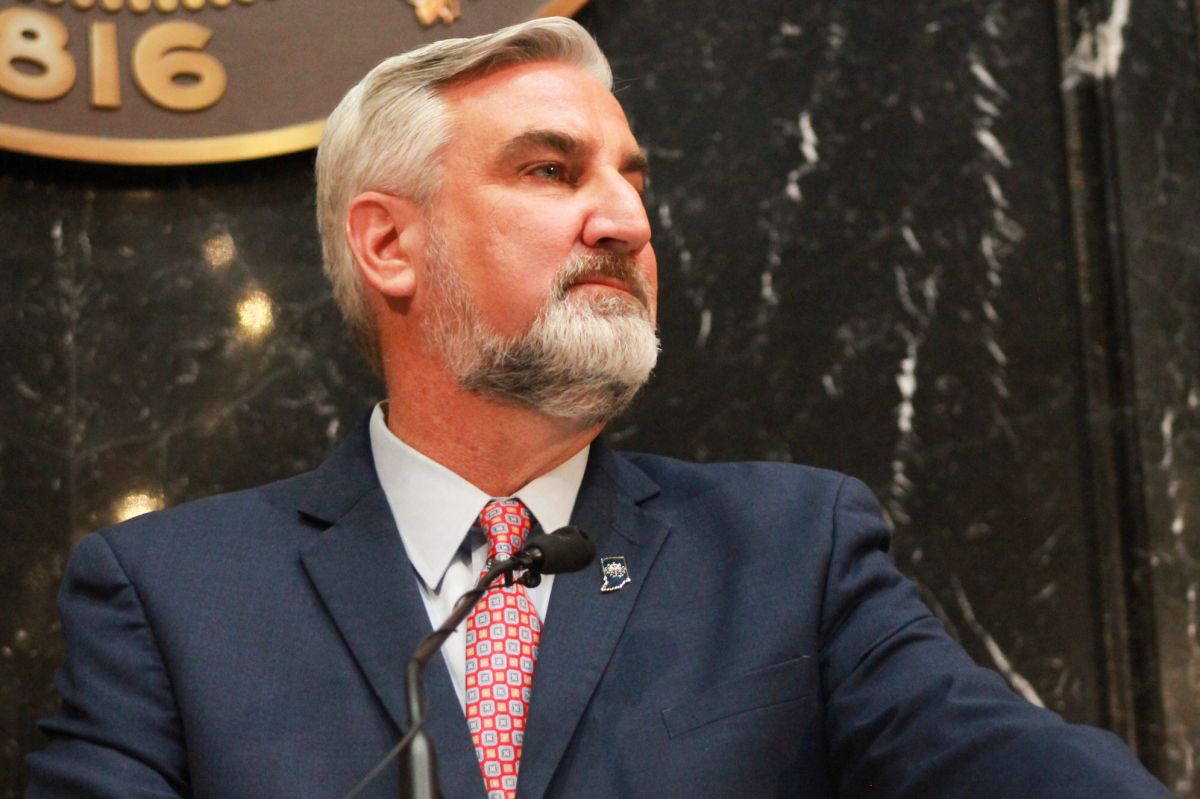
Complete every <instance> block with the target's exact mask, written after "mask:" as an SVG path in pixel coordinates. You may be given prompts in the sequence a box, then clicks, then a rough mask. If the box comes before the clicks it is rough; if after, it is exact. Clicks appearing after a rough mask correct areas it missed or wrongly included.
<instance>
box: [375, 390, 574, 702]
mask: <svg viewBox="0 0 1200 799" xmlns="http://www.w3.org/2000/svg"><path fill="white" fill-rule="evenodd" d="M384 414H385V410H384V403H380V404H379V405H376V406H375V411H374V413H373V414H372V415H371V423H370V435H371V454H372V456H373V457H374V459H375V471H376V473H377V474H378V475H379V482H380V484H382V486H383V493H384V494H385V495H386V496H387V501H388V505H389V506H390V507H391V509H392V517H393V518H394V519H395V520H396V527H397V528H398V529H399V530H400V540H401V542H403V544H404V550H405V552H407V553H408V559H409V560H410V561H412V564H413V570H414V571H415V572H416V580H417V586H418V588H419V589H420V591H421V598H422V599H423V600H424V601H425V610H426V612H427V613H428V614H429V623H430V624H431V625H432V628H431V629H433V628H437V627H438V626H440V625H441V623H442V622H443V621H444V620H445V619H446V617H447V616H449V615H450V611H451V610H452V609H453V608H454V603H455V602H457V601H458V598H459V597H460V596H462V594H463V593H464V592H466V591H469V590H470V589H471V588H472V587H473V586H474V585H475V581H476V580H477V579H478V577H479V574H480V572H482V571H483V567H484V564H485V562H486V561H487V541H486V540H485V538H484V536H483V534H482V533H479V532H478V531H477V532H476V533H475V534H474V535H475V540H467V538H468V536H467V534H468V532H470V530H471V526H472V525H473V524H474V523H475V520H476V518H477V517H478V516H479V512H480V511H481V510H483V506H484V505H485V504H487V502H488V500H490V499H493V497H491V496H489V495H488V494H486V493H485V492H484V491H482V490H481V489H479V488H477V487H475V486H474V485H472V484H471V483H469V482H467V481H466V480H464V479H463V478H461V477H459V476H458V475H457V474H455V473H454V472H452V471H450V470H449V469H447V468H446V467H445V466H442V465H441V464H440V463H438V462H437V461H434V460H432V459H431V458H429V457H427V456H425V455H423V454H421V453H420V452H418V451H417V450H415V449H413V448H412V447H410V446H409V445H407V444H405V443H404V442H403V441H401V440H400V439H399V438H397V437H396V435H395V434H394V433H392V431H391V430H389V429H388V426H387V421H386V420H385V416H384ZM590 449H591V447H590V445H589V446H585V447H584V448H583V449H581V450H580V451H579V452H577V453H575V454H574V455H572V456H571V457H570V458H568V459H567V460H566V461H564V462H563V463H562V464H560V465H559V466H557V467H555V468H554V469H552V470H551V471H549V472H547V473H546V474H543V475H541V476H540V477H537V478H534V479H533V480H532V481H531V482H529V483H528V484H527V485H525V486H524V487H523V488H521V489H519V490H518V491H517V492H516V493H515V494H513V496H515V497H518V498H519V499H520V500H521V501H522V502H524V503H525V507H527V508H529V512H530V513H532V514H533V517H534V519H536V520H537V521H538V522H539V523H540V524H541V526H542V531H544V532H547V533H549V532H553V531H554V530H557V529H558V528H559V527H562V526H563V525H565V524H567V523H569V522H570V520H571V511H572V509H573V508H574V507H575V497H576V496H577V495H578V494H579V486H580V484H582V483H583V473H584V470H585V469H586V468H587V459H588V451H589V450H590ZM497 499H502V497H497ZM553 585H554V576H553V575H546V576H545V577H544V578H542V584H541V585H539V586H538V587H537V588H531V589H529V599H530V601H532V602H533V606H534V608H536V609H537V611H538V616H539V617H540V618H541V619H542V620H543V621H545V619H546V609H547V608H548V607H549V604H550V589H551V588H552V587H553ZM463 629H464V628H463V627H462V626H459V628H458V629H457V630H456V631H455V633H454V635H452V636H450V637H449V638H448V639H446V644H445V646H443V647H442V656H443V658H444V659H445V662H446V667H447V668H448V669H449V670H450V681H451V682H452V683H453V684H454V690H455V692H456V693H457V694H458V701H459V704H461V705H462V706H463V707H464V708H465V707H466V659H467V654H466V650H467V645H466V639H465V636H464V635H463ZM396 668H398V669H403V668H404V664H403V663H397V664H396Z"/></svg>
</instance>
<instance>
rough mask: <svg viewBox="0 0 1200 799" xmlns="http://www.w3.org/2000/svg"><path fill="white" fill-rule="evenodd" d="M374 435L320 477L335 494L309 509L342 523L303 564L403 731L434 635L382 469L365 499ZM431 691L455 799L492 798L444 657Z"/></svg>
mask: <svg viewBox="0 0 1200 799" xmlns="http://www.w3.org/2000/svg"><path fill="white" fill-rule="evenodd" d="M365 437H366V436H365V430H364V431H362V435H361V436H360V440H359V441H355V440H353V439H352V440H351V441H350V442H348V444H347V445H346V446H345V447H343V450H342V451H339V452H338V453H337V454H335V455H334V456H333V457H332V458H330V460H329V461H328V462H327V463H326V464H325V465H324V466H323V467H322V468H321V469H319V470H318V472H317V474H316V475H315V476H316V477H318V478H324V479H323V480H319V481H317V482H315V485H323V486H324V487H325V489H326V490H324V491H322V492H321V493H320V494H317V493H315V491H316V489H314V495H313V496H312V497H309V498H307V499H306V502H307V503H308V505H309V507H308V508H306V509H305V510H304V511H303V512H305V513H306V514H308V515H310V516H315V517H317V518H322V519H324V520H326V521H332V522H333V524H332V525H331V526H330V527H329V528H328V529H327V530H325V531H324V532H323V533H321V534H320V535H318V536H317V537H316V538H314V539H313V540H311V541H310V542H309V543H307V544H306V545H305V546H304V547H302V549H301V559H302V561H303V563H304V568H305V569H306V571H307V572H308V575H309V578H310V579H311V580H312V583H313V586H314V588H315V589H316V591H317V593H318V594H319V595H320V596H321V599H322V601H323V602H324V603H325V607H326V608H327V610H328V611H329V614H330V616H332V617H333V620H334V623H335V624H336V625H337V628H338V630H339V632H340V633H341V635H342V638H343V639H344V640H345V643H346V645H347V647H348V648H349V649H350V651H351V653H352V654H353V656H354V658H355V660H356V661H357V662H358V665H359V667H360V668H361V669H362V673H363V675H364V676H365V677H366V679H367V682H368V683H370V685H371V688H372V690H373V691H374V692H375V694H376V696H377V697H378V698H379V701H380V703H381V704H382V705H383V707H384V708H385V709H386V711H387V713H388V715H389V716H390V717H391V719H392V721H393V723H394V724H395V725H396V727H397V729H398V730H403V729H405V728H406V727H407V725H408V712H407V705H406V701H405V690H404V667H405V664H406V663H407V662H408V659H409V657H410V656H411V655H412V652H413V650H414V649H415V648H416V646H417V644H418V643H419V642H420V641H421V639H422V638H424V637H425V636H426V635H428V634H429V632H430V625H429V615H428V613H427V612H426V610H425V604H424V602H423V601H422V599H421V595H420V590H419V589H418V587H417V582H416V576H415V574H414V572H413V568H412V564H411V563H410V562H409V560H408V557H407V555H406V554H405V553H404V547H403V545H402V544H401V542H400V536H399V533H398V532H397V530H396V524H395V521H394V520H393V518H392V513H391V509H390V508H389V507H388V504H387V499H386V496H385V495H384V493H383V489H382V488H380V487H379V483H378V480H377V479H376V478H375V476H374V468H373V467H371V468H370V469H369V482H368V483H367V487H366V489H365V493H364V492H363V477H364V475H365V474H367V473H366V472H364V471H363V469H362V463H361V457H362V455H363V453H364V452H365V456H366V457H367V458H370V448H369V446H366V447H364V446H363V444H364V443H365V442H364V441H362V440H361V439H365ZM347 450H348V451H347ZM356 450H357V452H356ZM356 454H357V455H358V458H355V457H353V456H354V455H356ZM369 464H370V461H368V465H369ZM351 477H356V478H357V480H358V483H359V491H358V492H357V493H358V498H357V500H354V499H352V496H353V494H354V493H355V492H352V491H350V490H349V489H348V488H347V486H346V485H345V483H346V481H347V479H349V478H351ZM348 503H349V507H348V508H344V506H345V505H346V504H348ZM339 505H340V506H343V507H338V506H339ZM425 685H426V691H427V692H428V700H429V701H428V712H427V714H426V729H427V730H428V731H429V734H430V736H431V737H432V739H433V741H434V746H435V747H436V748H437V753H438V761H439V764H440V768H439V775H440V778H441V782H442V788H443V791H444V792H445V795H446V797H447V799H457V798H458V797H463V798H464V799H465V798H466V797H471V798H472V799H474V797H479V796H483V795H484V793H485V790H484V784H483V779H482V777H481V775H480V773H479V768H478V766H477V765H476V760H475V751H474V744H472V743H471V737H470V734H469V733H468V732H467V723H466V720H465V719H464V717H463V713H462V708H461V707H460V705H459V703H458V698H457V696H456V695H455V693H454V688H453V686H452V685H451V684H450V676H449V672H448V671H447V669H446V665H445V662H444V661H443V660H442V659H441V658H440V657H438V658H436V659H435V660H434V661H432V662H431V663H430V665H429V667H428V668H427V669H426V670H425ZM381 754H382V753H381ZM392 773H394V772H392ZM381 779H387V778H386V777H383V778H381Z"/></svg>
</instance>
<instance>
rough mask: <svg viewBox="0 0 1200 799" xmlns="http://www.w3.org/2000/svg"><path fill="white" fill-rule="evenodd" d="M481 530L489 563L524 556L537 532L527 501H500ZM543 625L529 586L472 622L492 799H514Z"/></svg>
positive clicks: (474, 701)
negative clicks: (526, 545) (525, 546)
mask: <svg viewBox="0 0 1200 799" xmlns="http://www.w3.org/2000/svg"><path fill="white" fill-rule="evenodd" d="M479 522H480V525H481V526H482V527H483V532H484V534H485V535H487V539H488V563H489V564H490V563H492V562H493V561H495V560H502V559H504V558H507V557H509V556H511V555H512V553H514V552H516V551H517V550H519V549H520V548H521V546H522V545H523V544H524V542H525V536H526V535H527V534H528V533H529V529H530V528H531V527H532V526H533V520H532V518H531V517H530V515H529V510H528V509H527V508H526V507H525V505H523V504H522V503H521V500H519V499H516V498H513V499H494V500H492V501H491V502H489V503H488V504H487V505H485V506H484V508H483V512H482V513H480V514H479ZM541 634H542V622H541V619H539V618H538V614H537V610H536V609H535V608H534V607H533V603H532V602H530V601H529V597H528V596H526V594H525V586H523V585H520V584H516V585H511V586H509V587H508V588H504V587H503V584H502V583H500V582H497V583H496V585H495V586H494V587H493V588H492V589H491V590H490V591H488V592H487V594H485V595H484V597H483V599H481V600H479V604H477V605H476V606H475V612H474V613H473V614H472V615H471V616H470V617H469V618H468V619H467V726H468V727H469V728H470V730H471V738H472V740H474V742H475V757H476V758H478V759H479V768H480V770H482V771H483V781H484V784H485V785H486V786H487V796H488V799H513V797H514V796H516V793H517V772H518V771H519V769H520V764H521V747H522V745H523V744H524V742H525V715H526V711H527V710H528V709H529V691H530V688H531V686H532V685H533V665H534V663H535V662H536V661H537V652H538V639H539V638H540V637H541Z"/></svg>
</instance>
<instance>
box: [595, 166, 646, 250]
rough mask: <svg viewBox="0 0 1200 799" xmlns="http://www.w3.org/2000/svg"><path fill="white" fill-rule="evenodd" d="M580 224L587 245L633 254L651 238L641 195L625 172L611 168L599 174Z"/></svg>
mask: <svg viewBox="0 0 1200 799" xmlns="http://www.w3.org/2000/svg"><path fill="white" fill-rule="evenodd" d="M592 188H593V190H594V196H593V198H592V204H591V208H590V209H589V212H588V217H587V219H586V220H585V221H584V225H583V243H584V244H585V245H586V246H587V247H591V248H595V249H599V250H607V251H609V252H615V253H628V254H633V253H637V252H638V251H640V250H641V249H642V248H643V247H645V246H646V245H647V244H648V243H649V242H650V219H649V217H647V216H646V206H645V204H644V203H643V202H642V196H641V195H640V194H639V193H638V190H637V189H636V188H634V186H633V184H632V183H630V182H629V181H628V180H627V179H626V178H625V176H624V175H622V174H621V173H619V172H616V171H613V172H612V173H610V174H607V175H604V176H603V177H602V178H598V179H597V181H596V184H595V185H594V186H593V187H592Z"/></svg>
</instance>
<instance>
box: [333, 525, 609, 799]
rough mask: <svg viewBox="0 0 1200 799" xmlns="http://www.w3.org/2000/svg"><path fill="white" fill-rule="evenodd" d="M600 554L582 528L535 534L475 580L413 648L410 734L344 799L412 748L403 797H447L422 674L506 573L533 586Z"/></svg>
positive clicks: (408, 670) (408, 687)
mask: <svg viewBox="0 0 1200 799" xmlns="http://www.w3.org/2000/svg"><path fill="white" fill-rule="evenodd" d="M595 557H596V547H595V545H594V544H593V543H592V542H591V540H590V539H589V538H588V536H587V534H586V533H585V532H583V531H582V530H580V529H579V528H578V527H563V528H560V529H558V530H555V531H554V532H553V533H550V534H548V535H547V534H543V535H539V536H534V537H533V538H532V539H530V540H529V541H528V542H526V544H525V548H524V549H522V550H521V551H519V552H515V553H513V555H512V556H511V557H509V558H506V559H504V560H502V561H497V562H496V563H493V564H492V565H491V566H490V567H489V568H488V570H487V571H486V572H484V573H483V576H481V577H480V578H479V580H478V581H477V582H476V583H475V587H474V588H472V589H471V590H470V591H467V592H466V593H465V594H463V595H462V596H460V597H459V598H458V601H457V602H455V603H454V609H453V610H452V611H450V615H449V616H447V617H446V620H445V621H444V622H442V626H440V627H438V628H437V629H436V630H434V631H433V632H432V633H430V634H429V635H427V636H425V639H424V640H423V641H421V643H420V644H419V645H418V646H417V649H416V651H415V652H413V656H412V658H410V659H409V661H408V665H407V666H406V667H405V669H404V687H405V691H406V692H407V694H408V732H407V733H405V734H404V737H402V738H401V739H400V741H399V742H398V743H397V744H396V745H395V746H394V747H392V750H391V751H390V752H388V753H387V754H386V755H385V756H384V758H383V759H382V760H381V761H379V763H378V764H377V765H376V766H375V768H373V769H371V771H370V772H369V773H368V774H367V775H366V776H365V777H363V778H362V780H361V781H360V782H359V783H358V785H356V786H354V788H353V789H352V790H351V791H350V792H349V793H348V794H346V795H345V796H344V797H343V799H354V797H356V796H358V795H359V794H360V793H362V791H363V789H364V788H366V787H367V785H368V784H370V783H371V781H372V780H374V779H375V778H376V777H378V776H379V774H380V773H381V772H382V771H383V770H384V769H385V768H387V766H388V764H389V763H391V762H392V761H393V760H394V759H396V757H398V756H399V755H400V753H401V752H403V751H404V750H405V749H407V750H408V763H407V765H408V769H407V774H406V775H402V776H401V779H400V785H399V788H400V799H441V792H440V791H439V790H438V779H437V756H436V755H435V753H434V750H433V741H431V740H429V736H427V735H426V734H425V731H424V729H423V727H424V724H425V686H424V685H423V684H422V682H421V672H422V671H424V670H425V666H426V665H428V663H429V661H430V660H431V659H432V658H433V656H434V655H436V654H437V652H438V650H439V649H441V648H442V644H444V643H445V642H446V639H447V638H449V637H450V635H451V634H452V633H453V632H454V630H455V628H456V627H458V625H460V624H462V621H463V619H465V618H466V617H467V616H469V615H470V614H471V611H472V610H474V608H475V605H476V604H478V603H479V600H480V599H482V598H483V595H484V594H486V593H487V591H488V589H489V588H491V587H492V583H494V582H495V581H496V579H497V578H499V577H500V576H502V575H503V577H504V585H505V587H508V586H510V585H512V584H513V583H514V582H517V583H520V584H522V585H524V586H525V587H527V588H536V587H537V586H538V585H539V584H541V582H542V572H546V573H547V574H558V573H563V572H574V571H579V570H580V569H582V568H583V567H584V566H586V565H587V564H588V563H590V562H591V561H592V559H593V558H595ZM518 569H524V570H525V573H524V574H522V575H521V576H520V577H518V578H516V579H515V580H514V578H513V572H514V571H516V570H518Z"/></svg>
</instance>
